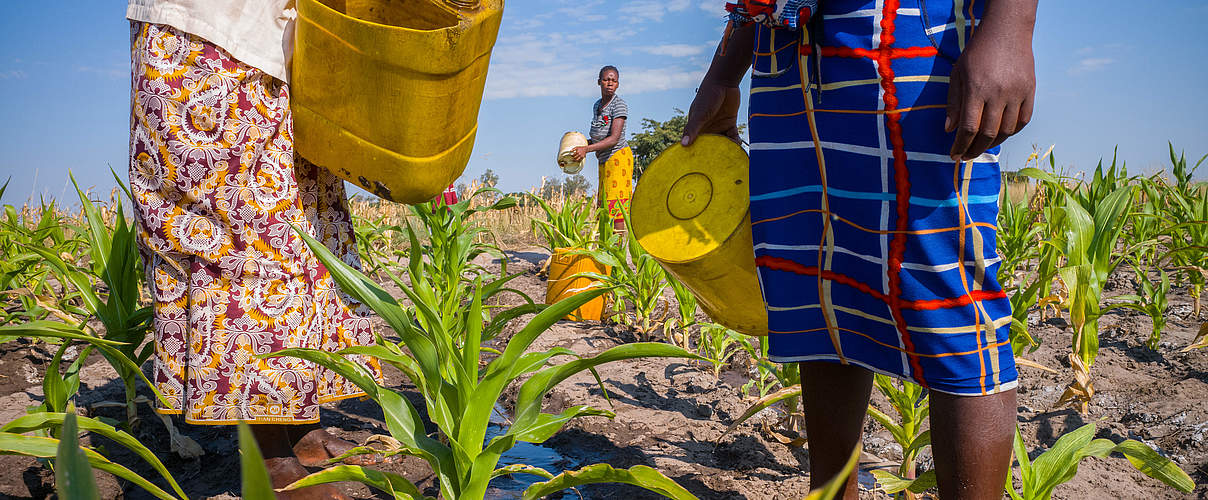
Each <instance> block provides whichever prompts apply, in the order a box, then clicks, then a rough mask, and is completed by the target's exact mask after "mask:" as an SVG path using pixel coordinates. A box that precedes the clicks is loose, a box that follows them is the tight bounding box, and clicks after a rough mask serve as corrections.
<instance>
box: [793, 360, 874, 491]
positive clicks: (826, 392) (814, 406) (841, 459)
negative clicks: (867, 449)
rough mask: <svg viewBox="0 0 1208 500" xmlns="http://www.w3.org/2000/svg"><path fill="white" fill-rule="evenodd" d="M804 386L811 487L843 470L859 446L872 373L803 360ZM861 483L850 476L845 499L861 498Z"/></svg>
mask: <svg viewBox="0 0 1208 500" xmlns="http://www.w3.org/2000/svg"><path fill="white" fill-rule="evenodd" d="M801 389H802V391H801V400H802V403H803V404H804V406H805V432H806V437H808V438H809V445H808V446H809V452H810V488H817V487H820V486H822V485H823V484H825V483H826V482H827V481H829V480H830V479H831V478H832V477H835V476H836V475H838V474H839V473H840V472H842V470H843V466H844V465H846V464H847V458H848V457H850V456H851V450H852V449H854V448H855V447H857V446H859V445H860V436H861V435H862V433H863V429H864V415H865V414H866V413H867V412H868V397H869V394H870V393H871V391H872V372H870V371H868V370H865V369H863V368H860V367H858V366H851V365H841V364H838V363H829V362H821V361H814V362H805V363H801ZM858 486H859V484H858V482H857V479H856V475H855V474H852V475H851V476H849V477H848V479H847V486H846V488H845V489H844V491H843V498H844V499H846V500H856V499H857V498H859V489H858Z"/></svg>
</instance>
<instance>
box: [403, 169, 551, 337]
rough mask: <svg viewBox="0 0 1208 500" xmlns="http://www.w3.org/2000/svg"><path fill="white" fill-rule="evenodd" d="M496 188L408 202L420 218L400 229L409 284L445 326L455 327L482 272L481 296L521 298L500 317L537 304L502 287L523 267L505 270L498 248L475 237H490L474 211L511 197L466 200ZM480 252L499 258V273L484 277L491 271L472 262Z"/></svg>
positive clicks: (501, 206) (501, 205) (500, 206)
mask: <svg viewBox="0 0 1208 500" xmlns="http://www.w3.org/2000/svg"><path fill="white" fill-rule="evenodd" d="M499 193H500V192H499V190H497V189H495V188H482V189H479V190H478V191H476V192H474V194H472V195H470V196H468V197H466V199H464V200H462V201H461V202H458V203H456V204H453V205H444V204H440V203H431V204H425V203H421V204H417V205H411V206H410V209H411V213H412V215H414V216H415V217H416V218H417V219H418V220H419V222H420V224H419V225H418V226H412V225H411V223H410V222H406V228H405V231H406V234H407V236H408V238H409V240H410V244H411V247H410V255H411V258H410V261H409V263H408V273H409V276H410V278H411V282H412V285H414V290H415V291H416V292H417V293H421V294H424V296H423V298H424V299H425V300H426V301H428V303H430V304H433V306H434V307H435V310H436V311H437V312H438V314H437V315H436V316H435V317H434V318H431V319H439V320H441V321H446V322H447V324H446V325H444V326H443V328H442V329H443V330H445V331H449V332H458V331H459V330H458V329H457V328H455V327H454V325H455V324H458V323H460V322H461V321H462V319H461V318H460V316H461V315H463V314H466V312H467V311H466V310H465V307H464V302H465V299H466V297H469V296H470V295H471V287H472V286H473V284H474V280H475V279H477V278H478V277H484V278H486V280H484V281H485V285H484V286H483V289H482V294H483V297H482V299H483V301H484V302H486V301H489V300H492V299H493V298H495V297H496V296H497V295H499V294H501V293H513V294H515V295H517V296H519V297H520V298H521V299H522V300H524V302H525V306H524V308H523V309H518V310H515V311H513V312H512V313H511V315H510V316H507V317H506V319H510V318H513V317H516V316H518V315H521V314H527V313H531V312H537V311H538V310H540V306H539V305H538V304H535V303H534V302H533V301H532V299H530V298H529V297H528V296H527V295H525V294H524V293H522V292H520V291H519V290H516V289H512V288H507V287H506V285H507V283H508V282H509V281H511V280H513V279H515V278H517V277H519V276H521V275H522V274H523V273H515V274H512V275H508V274H507V259H506V258H505V257H504V255H503V251H502V250H500V249H499V248H498V247H497V246H495V245H493V244H488V243H482V242H479V240H480V239H485V238H487V237H491V233H490V232H489V231H487V230H486V229H485V228H482V227H479V226H477V225H476V224H475V223H474V221H473V220H471V218H472V217H473V216H474V215H476V214H480V213H484V212H488V211H495V210H505V209H508V208H511V207H514V206H516V199H515V198H512V197H509V196H499V198H498V199H496V200H495V201H494V202H493V203H492V204H491V205H487V206H484V207H480V208H476V207H473V206H472V204H473V201H474V199H475V198H478V197H486V198H490V199H494V197H495V196H496V195H498V194H499ZM421 241H427V244H426V245H421ZM484 254H485V255H490V256H492V257H495V258H497V259H499V261H500V265H501V266H502V269H501V274H502V276H501V277H499V278H498V279H490V278H492V276H488V273H487V270H486V269H485V268H483V267H482V266H479V265H477V264H474V263H473V262H472V261H473V260H474V258H475V257H478V256H479V255H484ZM387 274H388V275H389V276H390V277H391V279H392V280H394V281H395V283H396V284H398V285H399V287H400V288H404V284H403V282H402V281H400V280H399V279H398V277H397V275H396V274H395V273H393V272H392V271H389V270H387ZM479 314H480V315H481V316H482V317H483V318H484V319H488V320H489V319H490V316H489V314H488V313H487V312H486V310H485V309H484V310H482V311H480V312H479ZM418 319H419V321H420V322H421V323H426V322H427V321H429V320H430V318H427V317H422V316H421V317H420V318H418ZM496 326H499V328H491V329H489V330H488V331H487V335H486V337H487V338H488V339H489V338H491V337H493V336H494V334H495V333H498V331H499V330H502V325H496ZM424 327H425V328H434V327H433V326H432V325H427V324H424Z"/></svg>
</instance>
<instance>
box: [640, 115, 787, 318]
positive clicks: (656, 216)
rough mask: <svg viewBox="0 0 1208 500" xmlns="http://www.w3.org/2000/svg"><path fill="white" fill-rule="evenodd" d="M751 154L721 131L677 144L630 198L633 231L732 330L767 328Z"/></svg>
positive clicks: (712, 315)
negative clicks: (754, 238) (754, 237)
mask: <svg viewBox="0 0 1208 500" xmlns="http://www.w3.org/2000/svg"><path fill="white" fill-rule="evenodd" d="M748 165H749V162H748V159H747V154H746V152H745V151H743V150H742V148H741V147H739V146H738V145H737V144H734V142H732V141H731V140H730V139H728V138H726V137H724V136H720V135H701V136H700V137H698V138H697V140H696V142H694V143H693V144H692V146H689V147H683V146H681V145H679V144H675V145H673V146H671V147H669V148H667V150H666V151H663V153H662V154H660V155H659V157H658V158H655V159H654V161H653V162H651V164H650V166H649V167H647V169H646V172H645V173H643V174H642V178H641V180H639V181H638V186H637V189H636V190H635V191H634V193H633V199H632V201H631V208H630V210H631V213H632V215H633V218H632V222H631V223H632V225H633V237H636V238H637V239H638V243H639V244H641V245H642V248H644V249H646V251H647V252H649V253H650V256H651V257H654V259H655V260H657V261H658V262H659V263H660V264H662V265H663V267H664V268H665V269H667V271H668V272H670V273H671V274H672V275H674V276H675V277H676V278H678V279H679V280H680V281H682V282H683V283H684V285H686V286H687V287H688V289H689V290H691V291H692V294H693V295H694V296H695V297H696V300H697V302H698V303H699V304H700V306H701V308H702V309H703V310H704V311H705V312H706V313H708V314H709V317H710V318H712V319H713V321H716V322H718V323H720V324H722V325H724V326H726V327H727V328H730V329H731V330H734V331H737V332H740V333H745V334H748V335H760V336H762V335H767V333H768V317H767V311H766V309H764V304H763V294H762V292H761V290H760V287H759V279H758V277H756V274H755V251H754V247H753V246H752V244H751V215H750V212H749V207H750V191H749V186H748V184H747V183H748V176H747V169H748Z"/></svg>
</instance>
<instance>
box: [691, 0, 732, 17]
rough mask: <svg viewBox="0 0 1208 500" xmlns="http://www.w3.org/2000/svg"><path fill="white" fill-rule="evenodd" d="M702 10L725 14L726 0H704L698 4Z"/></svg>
mask: <svg viewBox="0 0 1208 500" xmlns="http://www.w3.org/2000/svg"><path fill="white" fill-rule="evenodd" d="M696 6H697V7H700V10H703V11H705V12H711V13H714V14H717V15H719V16H720V15H723V14H724V13H725V12H726V0H702V1H701V2H700V3H698V4H696Z"/></svg>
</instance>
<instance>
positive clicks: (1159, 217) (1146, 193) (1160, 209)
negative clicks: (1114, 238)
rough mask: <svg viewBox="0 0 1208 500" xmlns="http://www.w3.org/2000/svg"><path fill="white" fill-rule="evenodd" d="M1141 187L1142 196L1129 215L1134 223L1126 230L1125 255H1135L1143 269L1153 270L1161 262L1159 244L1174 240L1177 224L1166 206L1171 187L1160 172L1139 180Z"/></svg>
mask: <svg viewBox="0 0 1208 500" xmlns="http://www.w3.org/2000/svg"><path fill="white" fill-rule="evenodd" d="M1138 186H1139V190H1140V196H1139V199H1138V200H1137V203H1136V205H1135V206H1134V207H1133V210H1132V212H1131V213H1130V214H1129V220H1130V223H1129V224H1128V227H1127V228H1126V229H1125V232H1124V238H1123V239H1124V247H1125V249H1126V250H1125V251H1124V254H1125V255H1132V259H1133V260H1135V261H1136V263H1137V264H1138V265H1140V266H1141V267H1142V268H1144V269H1151V268H1153V267H1155V266H1157V265H1158V264H1159V257H1160V255H1159V250H1160V248H1161V247H1160V246H1159V243H1160V242H1163V241H1164V240H1165V241H1167V242H1168V241H1170V239H1169V238H1170V236H1169V233H1170V226H1171V225H1173V223H1172V222H1171V221H1170V219H1169V218H1168V217H1167V215H1168V209H1167V208H1166V206H1165V205H1166V201H1167V192H1168V191H1169V186H1167V185H1166V184H1165V183H1164V182H1162V179H1161V178H1160V177H1158V175H1156V174H1155V175H1154V176H1152V177H1149V178H1141V179H1138Z"/></svg>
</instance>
